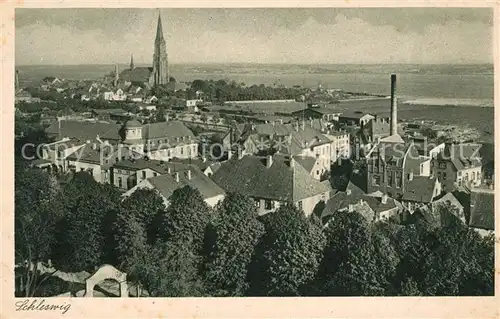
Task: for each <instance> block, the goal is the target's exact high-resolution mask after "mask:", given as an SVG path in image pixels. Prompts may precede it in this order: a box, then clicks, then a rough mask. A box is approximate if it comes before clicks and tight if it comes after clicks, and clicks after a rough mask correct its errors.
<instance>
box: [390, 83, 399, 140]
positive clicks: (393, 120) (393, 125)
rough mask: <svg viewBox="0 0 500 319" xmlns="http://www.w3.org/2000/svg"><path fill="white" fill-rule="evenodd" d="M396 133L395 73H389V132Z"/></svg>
mask: <svg viewBox="0 0 500 319" xmlns="http://www.w3.org/2000/svg"><path fill="white" fill-rule="evenodd" d="M397 133H398V101H397V98H396V74H391V131H390V134H391V135H394V134H397Z"/></svg>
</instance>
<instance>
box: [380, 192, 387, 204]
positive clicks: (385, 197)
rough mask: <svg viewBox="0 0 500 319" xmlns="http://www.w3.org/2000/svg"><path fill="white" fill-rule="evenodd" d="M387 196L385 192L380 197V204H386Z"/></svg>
mask: <svg viewBox="0 0 500 319" xmlns="http://www.w3.org/2000/svg"><path fill="white" fill-rule="evenodd" d="M387 197H388V196H387V194H384V195H382V199H381V202H382V204H387Z"/></svg>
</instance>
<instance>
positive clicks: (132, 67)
mask: <svg viewBox="0 0 500 319" xmlns="http://www.w3.org/2000/svg"><path fill="white" fill-rule="evenodd" d="M133 69H135V65H134V54H133V53H132V54H131V55H130V70H133Z"/></svg>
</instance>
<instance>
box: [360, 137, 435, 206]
mask: <svg viewBox="0 0 500 319" xmlns="http://www.w3.org/2000/svg"><path fill="white" fill-rule="evenodd" d="M429 165H430V160H429V159H428V158H426V157H423V156H420V155H419V154H418V150H417V148H416V147H415V145H413V144H409V145H405V144H402V143H379V144H377V145H376V146H375V147H374V149H373V150H372V152H371V153H370V154H369V157H368V158H367V167H366V168H367V172H366V181H367V182H366V192H367V193H375V192H377V191H378V192H381V193H383V194H387V195H388V196H389V197H393V198H395V199H401V198H402V196H403V194H404V193H405V192H406V190H407V185H408V183H409V181H411V180H412V179H413V177H414V176H422V177H425V178H429V175H430V168H429Z"/></svg>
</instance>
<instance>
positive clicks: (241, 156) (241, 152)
mask: <svg viewBox="0 0 500 319" xmlns="http://www.w3.org/2000/svg"><path fill="white" fill-rule="evenodd" d="M237 152H238V159H239V160H240V159H242V158H243V150H242V149H240V148H238V151H237Z"/></svg>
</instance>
